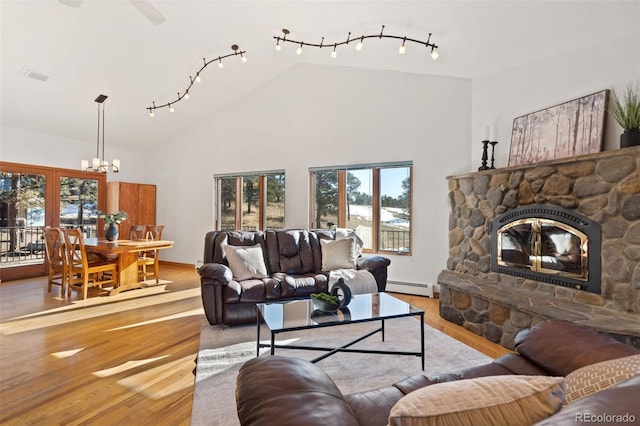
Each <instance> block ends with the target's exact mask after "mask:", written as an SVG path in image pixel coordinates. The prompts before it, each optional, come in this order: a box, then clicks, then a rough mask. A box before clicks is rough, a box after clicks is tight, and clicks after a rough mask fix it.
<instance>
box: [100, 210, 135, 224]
mask: <svg viewBox="0 0 640 426" xmlns="http://www.w3.org/2000/svg"><path fill="white" fill-rule="evenodd" d="M96 213H98V217H99V218H100V219H102V220H104V223H105V224H106V225H110V224H112V223H115V224H116V225H120V224H121V223H122V222H124V221H125V220H127V219H128V218H129V215H128V214H127V212H123V211H119V212H116V213H105V212H103V211H100V210H98V211H96Z"/></svg>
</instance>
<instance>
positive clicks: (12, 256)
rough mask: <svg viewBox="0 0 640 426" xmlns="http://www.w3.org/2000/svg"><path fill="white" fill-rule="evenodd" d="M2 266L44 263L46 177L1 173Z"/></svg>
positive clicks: (0, 232)
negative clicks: (43, 232)
mask: <svg viewBox="0 0 640 426" xmlns="http://www.w3.org/2000/svg"><path fill="white" fill-rule="evenodd" d="M0 189H1V191H0V265H2V267H5V266H18V265H26V264H37V263H43V262H44V254H45V252H44V241H43V239H42V226H44V207H45V177H44V176H43V175H35V174H22V173H10V172H0Z"/></svg>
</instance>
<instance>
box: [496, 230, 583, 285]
mask: <svg viewBox="0 0 640 426" xmlns="http://www.w3.org/2000/svg"><path fill="white" fill-rule="evenodd" d="M497 242H498V258H497V261H498V265H500V266H508V267H512V268H521V269H524V270H529V271H534V272H543V273H547V274H554V275H561V276H564V277H567V278H573V279H578V280H585V281H586V280H588V278H589V268H588V253H587V249H588V243H589V239H588V237H587V235H586V234H584V233H583V232H581V231H579V230H577V229H575V228H573V227H571V226H569V225H566V224H564V223H561V222H558V221H554V220H551V219H541V218H526V219H519V220H516V221H513V222H510V223H508V224H506V225H505V226H503V227H501V228H499V229H498V232H497Z"/></svg>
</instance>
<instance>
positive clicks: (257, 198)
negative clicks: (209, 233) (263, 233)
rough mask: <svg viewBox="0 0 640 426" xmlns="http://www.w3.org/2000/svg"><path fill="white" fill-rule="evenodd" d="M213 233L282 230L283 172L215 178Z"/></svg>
mask: <svg viewBox="0 0 640 426" xmlns="http://www.w3.org/2000/svg"><path fill="white" fill-rule="evenodd" d="M214 178H215V180H216V183H215V185H216V193H217V201H218V208H217V213H216V229H218V230H222V231H224V230H232V229H242V230H246V231H255V230H265V229H280V228H284V192H285V191H284V190H285V185H284V183H285V179H284V171H277V172H261V173H242V174H233V175H219V176H214Z"/></svg>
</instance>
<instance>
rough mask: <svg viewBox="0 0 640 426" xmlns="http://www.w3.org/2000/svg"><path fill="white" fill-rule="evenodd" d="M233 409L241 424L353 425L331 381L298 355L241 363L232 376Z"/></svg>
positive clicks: (354, 425) (345, 402)
mask: <svg viewBox="0 0 640 426" xmlns="http://www.w3.org/2000/svg"><path fill="white" fill-rule="evenodd" d="M236 408H237V410H238V418H239V420H240V424H242V425H243V426H248V425H259V426H269V425H274V426H276V425H277V426H280V425H305V426H326V425H338V424H339V425H343V426H357V425H358V420H357V419H356V417H355V415H354V413H353V412H352V411H351V408H350V407H349V404H348V403H347V401H346V400H345V398H344V396H343V395H342V393H341V392H340V390H339V389H338V387H337V386H336V385H335V383H334V382H333V380H331V378H330V377H329V376H328V375H327V373H325V372H324V371H323V370H322V369H321V368H320V367H318V366H317V365H315V364H312V363H311V362H309V361H306V360H303V359H300V358H289V357H282V356H277V355H276V356H268V357H258V358H253V359H251V360H249V361H247V362H245V363H244V364H243V365H242V367H240V371H239V372H238V377H237V379H236Z"/></svg>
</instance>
